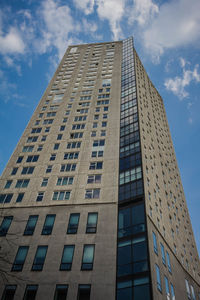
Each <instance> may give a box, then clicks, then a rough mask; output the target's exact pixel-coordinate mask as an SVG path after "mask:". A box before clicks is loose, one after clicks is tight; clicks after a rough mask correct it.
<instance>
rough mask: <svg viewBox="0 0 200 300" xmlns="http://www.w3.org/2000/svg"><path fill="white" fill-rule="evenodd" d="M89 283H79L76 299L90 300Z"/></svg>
mask: <svg viewBox="0 0 200 300" xmlns="http://www.w3.org/2000/svg"><path fill="white" fill-rule="evenodd" d="M90 290H91V285H90V284H79V286H78V298H77V300H90Z"/></svg>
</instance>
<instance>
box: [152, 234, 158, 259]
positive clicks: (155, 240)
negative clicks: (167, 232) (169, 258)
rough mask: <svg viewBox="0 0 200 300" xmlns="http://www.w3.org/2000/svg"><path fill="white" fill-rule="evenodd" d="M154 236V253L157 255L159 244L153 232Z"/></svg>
mask: <svg viewBox="0 0 200 300" xmlns="http://www.w3.org/2000/svg"><path fill="white" fill-rule="evenodd" d="M152 234H153V247H154V252H155V253H156V254H158V244H157V238H156V235H155V233H154V232H152Z"/></svg>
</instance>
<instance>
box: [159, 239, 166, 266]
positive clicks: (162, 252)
mask: <svg viewBox="0 0 200 300" xmlns="http://www.w3.org/2000/svg"><path fill="white" fill-rule="evenodd" d="M160 249H161V255H162V262H163V264H164V265H166V259H165V248H164V246H163V244H162V243H160Z"/></svg>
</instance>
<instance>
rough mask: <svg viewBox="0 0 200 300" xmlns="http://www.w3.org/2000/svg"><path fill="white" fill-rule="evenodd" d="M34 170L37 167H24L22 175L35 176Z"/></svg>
mask: <svg viewBox="0 0 200 300" xmlns="http://www.w3.org/2000/svg"><path fill="white" fill-rule="evenodd" d="M34 168H35V167H24V168H23V169H22V172H21V174H22V175H26V174H33V171H34Z"/></svg>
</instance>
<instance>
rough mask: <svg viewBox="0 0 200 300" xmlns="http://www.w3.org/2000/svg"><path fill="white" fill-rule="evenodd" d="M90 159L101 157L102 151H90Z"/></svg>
mask: <svg viewBox="0 0 200 300" xmlns="http://www.w3.org/2000/svg"><path fill="white" fill-rule="evenodd" d="M91 157H103V151H101V150H100V151H92V154H91Z"/></svg>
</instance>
